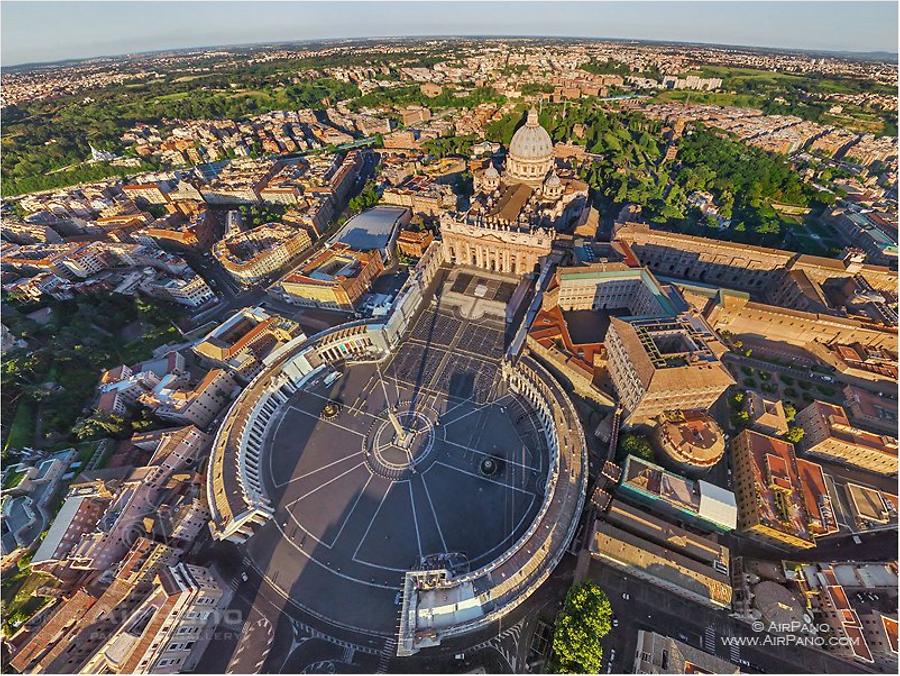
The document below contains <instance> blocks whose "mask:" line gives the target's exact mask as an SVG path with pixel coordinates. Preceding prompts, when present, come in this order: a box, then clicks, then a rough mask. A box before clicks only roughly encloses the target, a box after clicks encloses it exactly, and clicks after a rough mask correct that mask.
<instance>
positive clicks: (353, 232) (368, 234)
mask: <svg viewBox="0 0 900 676" xmlns="http://www.w3.org/2000/svg"><path fill="white" fill-rule="evenodd" d="M407 211H408V209H407V208H406V207H388V206H377V207H372V208H371V209H367V210H366V211H363V212H362V213H361V214H357V215H356V216H354V217H353V218H351V219H350V220H349V221H347V222H346V223H345V224H344V226H343V227H342V228H341V229H340V230H339V231H338V233H337V234H336V235H335V236H334V238H333V239H332V241H331V243H334V242H343V243H344V244H347V245H349V246H350V247H351V248H352V249H356V250H357V251H371V250H372V249H383V248H385V247H386V246H387V245H388V242H390V239H391V236H392V235H393V234H394V231H395V230H396V229H397V227H398V225H399V223H400V219H401V218H402V217H403V215H404V213H406V212H407Z"/></svg>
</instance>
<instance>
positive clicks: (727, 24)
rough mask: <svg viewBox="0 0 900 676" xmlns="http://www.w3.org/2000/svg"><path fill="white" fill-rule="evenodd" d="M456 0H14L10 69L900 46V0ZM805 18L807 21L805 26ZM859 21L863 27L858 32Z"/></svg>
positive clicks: (5, 57) (6, 59)
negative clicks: (373, 47) (629, 46)
mask: <svg viewBox="0 0 900 676" xmlns="http://www.w3.org/2000/svg"><path fill="white" fill-rule="evenodd" d="M450 4H453V3H450V2H443V1H441V2H434V3H422V2H418V1H410V2H386V3H378V2H359V1H351V2H339V1H336V0H333V1H326V2H290V1H288V2H265V1H264V2H241V1H238V2H223V1H221V0H211V1H210V2H186V3H177V4H176V3H173V2H162V3H147V2H143V1H141V0H137V1H134V2H131V1H129V2H80V1H75V2H55V1H52V0H51V1H47V2H44V1H39V2H22V1H20V0H7V1H6V2H4V3H3V6H2V9H0V12H2V17H3V28H2V35H3V44H2V61H3V65H4V66H6V67H11V66H18V65H30V64H41V63H54V62H57V61H67V60H79V59H89V58H99V57H114V56H121V55H124V54H132V53H145V52H155V51H165V50H178V49H192V48H205V47H215V46H228V45H256V44H268V43H289V42H304V41H317V40H341V39H364V38H391V37H432V36H460V37H464V36H477V37H493V36H497V37H556V38H563V37H570V38H582V39H585V38H589V39H622V40H642V41H650V42H655V41H665V42H683V43H696V44H719V45H728V46H735V47H752V48H760V49H785V50H806V51H824V52H848V53H859V54H861V55H865V54H872V53H891V54H892V53H896V52H897V17H898V14H897V5H896V3H892V2H881V1H877V0H876V1H867V2H725V3H714V2H708V1H703V2H697V1H693V2H687V1H681V0H673V1H672V2H658V1H655V0H647V1H644V0H638V1H636V2H632V3H625V2H562V3H552V11H551V3H546V2H542V1H538V2H527V1H517V0H510V1H509V2H496V1H495V2H460V3H456V4H455V5H454V8H453V16H452V17H447V16H446V7H447V6H448V5H450ZM387 6H390V7H387ZM212 7H215V11H214V12H212V11H211V8H212ZM263 7H264V8H265V10H266V11H261V8H263ZM386 10H387V11H386ZM151 11H152V12H154V13H158V15H157V20H158V24H159V25H158V27H155V28H154V29H152V30H151V31H147V30H142V31H140V32H139V33H133V32H131V28H132V27H133V26H135V25H137V24H138V22H140V21H141V19H142V17H144V16H146V13H147V12H151ZM698 16H699V17H700V19H699V20H698ZM38 24H40V30H41V34H42V36H43V37H44V38H45V39H43V40H40V41H35V40H33V39H32V36H33V35H34V32H33V31H34V28H33V27H34V26H35V25H38ZM295 26H296V27H295ZM797 26H803V27H804V30H802V31H797V30H796V27H797ZM848 26H853V27H855V30H849V31H848V30H847V27H848ZM710 36H715V38H714V39H711V38H710Z"/></svg>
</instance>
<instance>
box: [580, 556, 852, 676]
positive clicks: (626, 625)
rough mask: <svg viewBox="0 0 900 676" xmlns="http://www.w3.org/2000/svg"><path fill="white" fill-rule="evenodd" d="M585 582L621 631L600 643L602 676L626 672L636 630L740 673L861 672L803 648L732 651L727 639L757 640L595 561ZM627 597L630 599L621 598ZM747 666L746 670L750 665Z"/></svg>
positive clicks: (731, 622) (723, 615)
mask: <svg viewBox="0 0 900 676" xmlns="http://www.w3.org/2000/svg"><path fill="white" fill-rule="evenodd" d="M588 575H589V578H590V579H591V580H593V581H594V582H596V583H598V584H599V585H600V586H601V587H602V588H603V589H604V590H605V591H606V593H607V595H608V596H609V599H610V602H611V603H612V607H613V611H614V613H615V616H616V618H617V620H618V622H619V626H618V627H617V628H615V629H613V631H612V632H611V633H610V634H609V635H608V636H607V637H606V639H605V640H604V642H603V647H604V662H603V668H602V669H601V673H605V672H606V671H607V669H609V668H610V662H611V663H612V673H630V672H631V670H632V667H633V663H634V652H635V648H636V645H637V632H638V630H639V629H644V630H649V631H655V632H657V633H660V634H664V635H666V636H671V637H672V638H675V639H677V640H680V641H682V642H684V643H687V644H689V645H692V646H694V647H696V648H699V649H701V650H703V651H705V652H708V653H711V654H715V655H716V656H718V657H720V658H721V659H724V660H726V661H728V662H731V663H733V664H735V665H738V666H739V667H740V669H741V671H752V672H760V673H860V672H863V671H864V670H863V669H862V668H860V667H858V666H857V665H856V664H854V663H852V662H845V661H844V660H840V659H837V658H834V657H832V656H831V655H828V654H826V653H824V652H822V651H820V650H815V649H812V648H807V647H803V646H792V647H791V648H789V649H785V648H781V647H779V648H776V649H773V648H772V647H771V646H765V645H760V646H746V645H745V646H741V647H740V648H738V647H737V646H734V647H732V646H730V645H728V644H727V641H728V640H729V639H730V637H736V636H746V637H754V636H755V637H760V636H761V635H764V634H760V633H754V632H753V630H752V629H751V628H750V626H749V625H747V624H745V623H743V622H741V621H739V620H736V619H734V618H732V617H730V616H729V615H728V614H727V612H726V611H724V610H714V609H712V608H709V607H706V606H703V605H700V604H698V603H693V602H691V601H688V600H686V599H684V598H682V597H680V596H677V595H675V594H673V593H672V592H669V591H667V590H665V589H662V588H660V587H656V586H654V585H651V584H648V583H647V582H645V581H643V580H640V579H638V578H634V577H631V576H629V575H626V574H624V573H622V572H621V571H618V570H616V569H614V568H612V567H610V566H607V565H605V564H601V563H599V562H597V561H593V562H592V563H591V566H590V570H589V573H588ZM622 594H627V595H628V598H627V599H624V598H622ZM748 665H749V666H748Z"/></svg>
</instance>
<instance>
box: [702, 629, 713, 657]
mask: <svg viewBox="0 0 900 676" xmlns="http://www.w3.org/2000/svg"><path fill="white" fill-rule="evenodd" d="M703 649H704V650H706V652H708V653H712V654H713V655H714V654H715V653H716V630H715V628H714V627H707V628H706V631H704V632H703Z"/></svg>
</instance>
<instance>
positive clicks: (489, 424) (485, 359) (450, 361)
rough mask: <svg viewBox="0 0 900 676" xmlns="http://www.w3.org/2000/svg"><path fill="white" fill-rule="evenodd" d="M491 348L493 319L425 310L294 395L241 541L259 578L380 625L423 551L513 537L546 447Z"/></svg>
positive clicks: (533, 506)
mask: <svg viewBox="0 0 900 676" xmlns="http://www.w3.org/2000/svg"><path fill="white" fill-rule="evenodd" d="M502 354H503V327H502V326H501V325H499V324H498V323H497V322H494V321H491V320H484V321H482V322H480V323H478V322H471V321H468V322H463V321H461V320H460V319H459V318H457V317H455V316H452V315H451V314H450V312H449V311H446V310H435V309H429V310H427V311H426V312H423V313H422V315H421V316H420V317H419V318H418V320H417V321H416V323H415V324H414V325H413V327H412V328H411V329H410V331H409V333H408V338H407V340H406V341H405V342H404V343H403V344H402V346H401V347H400V348H399V349H398V350H397V351H396V352H395V354H394V355H392V356H391V357H390V358H389V359H388V360H387V361H386V362H385V363H381V364H359V365H354V366H350V367H344V368H343V370H342V376H341V377H340V378H338V379H337V380H336V381H334V382H332V383H331V385H325V384H324V381H323V379H321V378H320V379H318V381H316V382H314V383H313V384H311V385H310V386H308V387H307V388H306V389H304V390H302V391H300V392H298V393H297V394H296V395H294V396H293V397H292V399H291V400H290V401H289V402H288V403H287V404H286V405H285V406H284V408H283V409H282V410H281V411H280V412H279V414H278V417H277V420H276V421H275V422H274V424H273V425H272V426H271V431H270V432H269V436H268V438H267V444H268V447H269V452H268V454H267V458H266V460H265V462H266V463H268V467H267V468H265V470H264V472H263V475H264V476H265V478H266V483H267V485H266V491H267V493H268V495H269V497H270V499H271V500H272V503H273V505H274V507H275V516H274V519H273V521H272V522H271V524H270V526H267V527H266V528H264V529H263V530H262V531H261V532H260V533H259V534H258V535H257V536H256V537H254V538H253V540H251V541H250V547H249V548H248V551H249V552H250V553H251V556H253V557H254V559H255V560H257V563H258V565H259V567H260V569H261V570H264V571H265V570H268V571H269V573H267V575H268V576H269V578H270V581H272V582H273V583H274V584H275V585H276V586H277V587H278V588H280V589H281V590H282V591H283V592H284V593H285V595H286V596H289V597H290V598H291V599H292V600H293V601H294V602H295V603H297V604H299V605H301V606H303V607H304V608H306V609H307V610H310V611H311V612H314V613H317V614H320V615H321V616H322V617H325V618H328V619H329V620H331V621H334V622H337V623H345V624H348V625H350V626H353V627H359V628H366V629H367V630H369V631H375V632H380V633H385V634H390V633H391V632H393V631H394V629H395V626H396V620H397V617H396V614H397V611H398V608H397V607H396V606H395V605H394V604H393V603H385V602H384V601H385V598H386V597H385V594H387V595H388V596H389V597H391V600H393V598H392V597H393V595H395V594H396V592H397V591H398V590H399V589H400V588H401V583H402V578H403V574H404V573H405V572H406V571H407V570H410V569H413V568H416V567H419V566H420V565H421V563H422V559H423V558H424V557H427V556H429V555H434V554H445V553H453V554H459V555H461V557H460V558H461V559H462V560H464V561H466V562H467V565H468V566H469V567H470V568H472V569H475V568H478V567H480V566H482V565H484V564H486V563H488V562H490V561H491V560H492V559H493V558H495V557H497V556H498V555H499V554H500V553H501V552H503V551H504V550H505V549H506V548H508V547H509V546H511V545H512V544H513V543H514V542H515V541H516V540H517V539H518V538H519V537H520V536H521V535H522V533H523V532H524V531H525V530H526V529H527V528H528V526H529V524H530V523H531V522H532V521H533V519H534V518H535V516H536V514H537V512H538V510H539V508H540V505H541V501H542V497H541V496H542V492H543V484H544V482H545V481H546V476H547V471H548V467H547V464H548V454H547V448H546V444H545V442H544V438H543V435H542V433H541V432H540V431H539V428H538V427H537V423H536V420H535V415H534V413H533V411H532V410H531V408H530V405H529V404H528V403H527V402H526V401H525V400H524V399H522V398H520V397H518V396H517V395H514V394H512V393H509V392H507V391H506V387H505V385H504V384H503V383H502V381H501V378H500V369H499V360H500V358H501V357H502ZM392 418H393V419H394V420H392ZM395 422H396V423H397V424H398V425H399V426H400V427H401V428H402V429H403V430H404V436H403V437H398V435H397V426H396V425H395ZM463 565H464V566H465V565H466V564H463ZM379 590H380V591H379ZM357 623H359V624H357Z"/></svg>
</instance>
